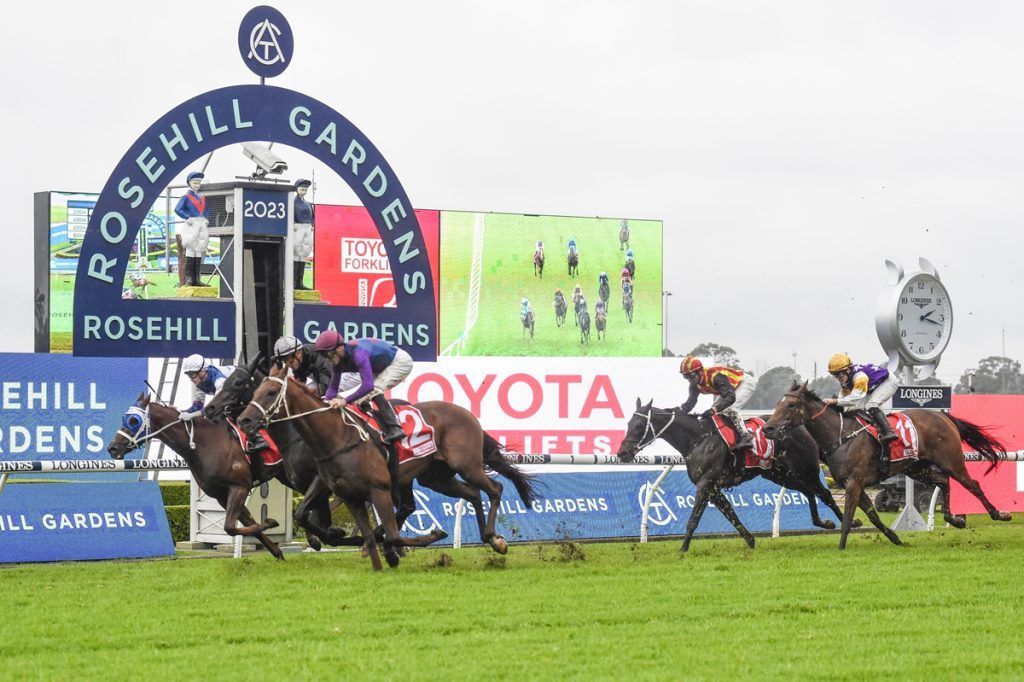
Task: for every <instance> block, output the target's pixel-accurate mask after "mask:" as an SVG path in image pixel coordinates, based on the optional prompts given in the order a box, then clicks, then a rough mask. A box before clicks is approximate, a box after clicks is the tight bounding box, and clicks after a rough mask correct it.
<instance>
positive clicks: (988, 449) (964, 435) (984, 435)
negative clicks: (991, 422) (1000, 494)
mask: <svg viewBox="0 0 1024 682" xmlns="http://www.w3.org/2000/svg"><path fill="white" fill-rule="evenodd" d="M946 418H947V419H949V421H951V422H953V425H954V426H955V427H956V430H957V431H959V432H960V440H961V441H962V442H964V443H966V444H967V445H969V446H970V447H971V448H972V449H973V450H974V451H975V452H977V453H978V454H979V455H981V457H982V459H985V460H987V461H989V462H991V464H990V465H989V467H988V471H992V469H994V468H995V466H996V463H997V462H999V461H1000V460H1001V459H1002V456H1003V455H1005V454H1006V446H1005V445H1003V443H1001V442H1000V441H999V439H997V438H996V437H995V436H993V435H992V434H990V433H988V430H987V429H986V428H983V427H981V426H978V425H977V424H972V423H971V422H969V421H967V420H966V419H960V418H959V417H954V416H953V415H951V414H947V415H946ZM986 473H987V471H986Z"/></svg>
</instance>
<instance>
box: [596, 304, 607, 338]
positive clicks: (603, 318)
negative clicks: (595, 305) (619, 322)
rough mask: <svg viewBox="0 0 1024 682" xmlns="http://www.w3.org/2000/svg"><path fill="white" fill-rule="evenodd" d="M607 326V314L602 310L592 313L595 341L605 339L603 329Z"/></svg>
mask: <svg viewBox="0 0 1024 682" xmlns="http://www.w3.org/2000/svg"><path fill="white" fill-rule="evenodd" d="M607 326H608V314H607V313H605V311H604V310H603V309H601V310H598V311H596V312H595V313H594V327H596V328H597V340H598V341H600V340H601V339H604V338H606V337H607V334H606V333H605V328H606V327H607Z"/></svg>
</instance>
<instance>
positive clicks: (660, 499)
mask: <svg viewBox="0 0 1024 682" xmlns="http://www.w3.org/2000/svg"><path fill="white" fill-rule="evenodd" d="M651 485H652V484H651V483H650V482H647V483H644V484H643V485H642V486H640V492H639V493H637V502H639V503H640V509H643V508H644V503H645V502H646V501H647V492H648V491H649V490H650V489H651ZM647 519H648V520H649V521H650V522H651V523H653V524H654V525H656V526H667V525H668V524H670V523H672V522H673V521H678V520H679V517H677V516H676V515H675V512H673V511H672V507H670V506H669V504H668V502H666V501H665V496H664V495H663V494H662V490H661V488H660V487H659V488H658V489H657V490H656V491H655V492H654V496H653V497H652V498H651V506H650V509H648V511H647Z"/></svg>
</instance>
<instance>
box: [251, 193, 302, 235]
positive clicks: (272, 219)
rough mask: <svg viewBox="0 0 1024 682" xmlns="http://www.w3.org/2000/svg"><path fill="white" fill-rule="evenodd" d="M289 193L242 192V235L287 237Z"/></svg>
mask: <svg viewBox="0 0 1024 682" xmlns="http://www.w3.org/2000/svg"><path fill="white" fill-rule="evenodd" d="M289 196H290V194H289V192H288V191H281V192H273V191H267V190H259V189H243V190H242V234H247V235H264V236H265V235H274V236H281V237H284V236H287V234H288V197H289Z"/></svg>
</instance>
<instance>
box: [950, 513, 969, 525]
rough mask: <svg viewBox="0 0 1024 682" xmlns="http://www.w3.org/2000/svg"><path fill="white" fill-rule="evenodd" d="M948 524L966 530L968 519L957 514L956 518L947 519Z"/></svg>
mask: <svg viewBox="0 0 1024 682" xmlns="http://www.w3.org/2000/svg"><path fill="white" fill-rule="evenodd" d="M946 523H948V524H949V525H951V526H953V527H954V528H966V527H967V518H966V517H965V516H963V515H962V514H957V515H956V516H949V517H946Z"/></svg>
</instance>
